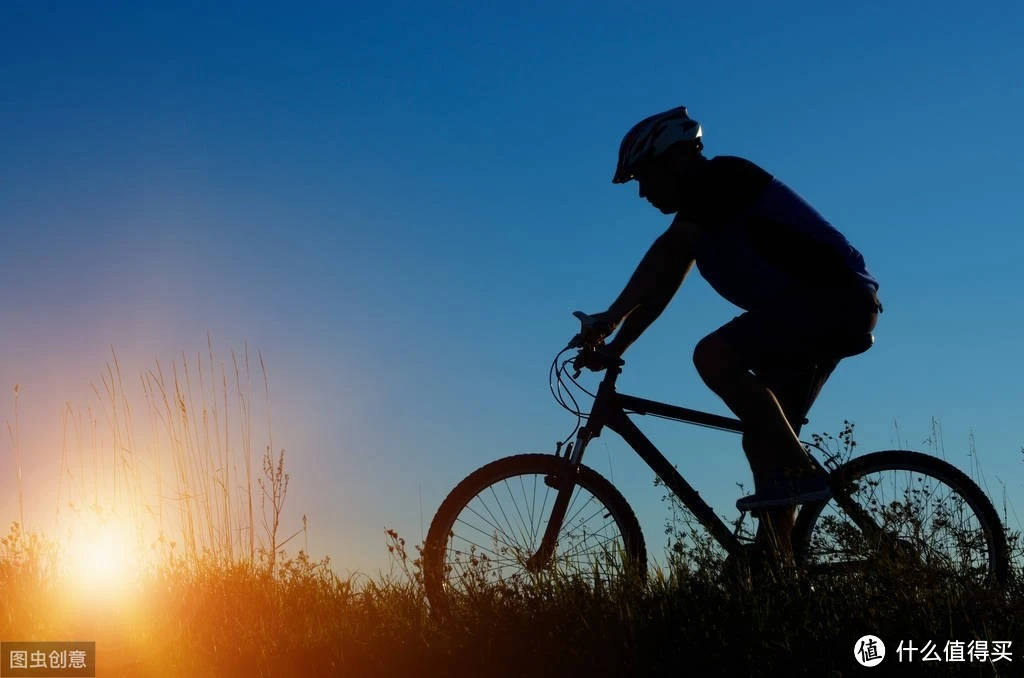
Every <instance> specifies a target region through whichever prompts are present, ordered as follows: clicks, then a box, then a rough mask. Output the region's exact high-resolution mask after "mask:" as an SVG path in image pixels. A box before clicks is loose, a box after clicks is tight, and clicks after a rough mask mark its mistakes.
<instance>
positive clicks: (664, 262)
mask: <svg viewBox="0 0 1024 678" xmlns="http://www.w3.org/2000/svg"><path fill="white" fill-rule="evenodd" d="M696 235H697V226H696V225H695V224H692V223H689V222H685V221H679V220H677V221H674V222H672V225H671V226H670V227H669V229H668V230H667V231H665V232H664V233H663V234H662V235H661V236H659V237H658V239H657V240H655V241H654V243H653V244H652V245H651V247H650V249H649V250H647V254H645V255H644V258H643V259H642V260H641V261H640V264H639V265H638V266H637V267H636V271H634V272H633V276H632V277H631V278H630V279H629V282H628V283H626V287H625V289H623V290H622V294H620V295H619V297H618V298H617V299H616V300H615V301H614V302H612V305H611V306H610V307H609V308H608V311H607V312H606V314H607V316H608V317H609V319H610V320H611V321H612V322H613V323H614V324H615V325H618V324H619V323H620V322H622V327H621V328H620V329H619V331H618V333H617V334H616V335H615V338H614V339H612V340H611V341H610V342H608V348H609V350H610V351H611V352H612V353H614V354H615V355H622V353H623V352H625V350H626V349H627V348H629V346H630V344H632V343H633V342H634V341H636V339H637V338H638V337H639V336H640V335H641V334H643V332H644V330H646V329H647V328H648V327H649V326H650V324H651V323H652V322H654V320H655V319H656V318H657V317H658V316H660V315H661V312H662V311H664V310H665V307H666V306H668V302H669V301H671V300H672V297H673V296H674V295H675V293H676V291H677V290H678V289H679V286H680V285H681V284H682V283H683V280H684V279H685V278H686V274H687V273H689V271H690V268H692V266H693V260H694V241H695V238H696ZM623 319H625V320H623Z"/></svg>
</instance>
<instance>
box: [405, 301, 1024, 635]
mask: <svg viewBox="0 0 1024 678" xmlns="http://www.w3.org/2000/svg"><path fill="white" fill-rule="evenodd" d="M575 315H576V316H577V318H579V319H580V321H581V323H582V324H583V326H584V327H585V326H586V321H587V318H588V317H587V316H585V315H584V314H582V313H578V312H577V313H576V314H575ZM581 336H582V335H577V336H576V337H575V338H574V339H573V340H572V341H571V342H570V343H569V345H568V346H566V347H565V348H564V349H562V350H561V351H560V352H559V353H558V354H557V355H556V356H555V359H554V361H553V362H552V365H551V371H550V373H549V377H550V385H551V391H552V394H553V395H554V396H555V399H556V400H557V401H558V402H559V404H561V405H562V406H563V407H564V408H566V409H568V410H569V411H570V412H573V413H574V414H575V415H576V416H577V422H576V427H575V428H574V429H573V431H572V433H570V435H569V436H568V437H567V438H566V439H565V440H563V441H562V442H560V443H557V444H556V447H555V451H554V453H553V454H552V453H547V454H519V455H513V456H510V457H505V458H502V459H498V460H496V461H493V462H491V463H489V464H486V465H485V466H483V467H482V468H480V469H478V470H476V471H474V472H473V473H471V474H470V475H469V476H467V477H466V478H465V479H464V480H463V481H462V482H460V483H459V484H458V485H457V486H456V487H455V488H454V489H453V490H452V491H451V492H450V493H449V495H448V496H447V498H446V499H445V500H444V501H443V502H442V503H441V506H440V507H439V509H438V511H437V513H436V514H435V516H434V518H433V520H432V522H431V525H430V529H429V530H428V533H427V538H426V540H425V542H424V546H423V554H422V556H423V558H422V568H423V578H424V586H425V590H426V594H427V598H428V601H429V602H430V605H431V609H432V610H434V611H435V612H437V613H439V614H441V615H443V614H444V613H445V611H446V610H448V608H449V603H450V599H452V598H456V597H459V596H466V595H472V594H474V593H475V592H479V591H482V590H485V589H486V590H491V591H495V590H504V591H515V590H517V589H518V588H520V587H523V586H532V585H536V584H538V583H540V582H541V581H543V580H544V579H546V578H551V577H556V578H557V577H560V578H571V579H573V580H575V581H579V582H584V583H590V584H600V583H605V584H607V583H610V582H612V581H614V580H617V579H619V578H621V577H624V576H629V574H630V573H635V574H637V575H639V577H640V578H641V579H643V578H644V577H645V576H646V572H647V550H646V545H645V542H644V536H643V532H642V530H641V528H640V524H639V522H638V521H637V519H636V516H635V514H634V513H633V510H632V508H631V507H630V506H629V504H628V502H627V501H626V499H625V498H624V497H623V496H622V494H621V493H620V492H619V491H618V490H617V489H616V488H615V487H614V486H613V485H612V484H611V483H610V482H609V481H608V480H606V479H605V478H604V477H602V476H601V475H600V474H598V473H597V472H596V471H594V470H593V469H591V468H589V467H587V466H585V465H583V463H582V461H583V454H584V452H585V450H586V448H587V444H588V443H589V442H590V441H591V440H593V439H594V438H596V437H598V436H599V435H600V434H601V432H602V430H603V429H604V428H608V429H610V430H612V431H614V432H615V433H617V434H619V435H620V436H621V437H622V438H623V440H625V442H626V443H627V444H628V445H629V446H630V447H631V448H632V449H633V451H634V452H636V453H637V454H638V455H639V456H640V457H641V459H643V460H644V462H646V463H647V465H648V466H649V467H650V468H651V470H653V471H654V473H655V475H656V476H657V477H658V478H659V479H660V480H661V482H662V483H664V485H665V487H667V488H668V489H669V490H670V491H671V492H672V493H673V494H674V495H675V496H676V497H677V498H678V499H679V501H680V502H681V503H682V504H683V505H684V506H685V507H686V508H687V509H688V510H689V511H690V512H691V513H692V515H693V516H694V517H695V518H696V519H697V521H698V523H699V524H700V525H701V526H703V528H704V529H705V530H706V531H707V532H708V533H709V534H710V535H711V536H712V537H713V538H714V540H715V541H717V543H718V544H719V545H720V546H721V547H722V548H723V549H724V550H725V551H726V552H727V553H728V554H729V557H730V558H740V559H745V558H746V557H747V554H748V553H749V552H750V548H751V546H752V540H751V539H749V538H743V537H741V535H740V533H739V525H740V522H737V523H736V528H735V529H730V528H729V527H728V526H727V525H726V523H725V522H724V521H723V520H722V519H721V518H720V517H719V516H718V515H717V514H716V513H715V512H714V510H713V509H712V508H711V507H710V506H709V505H708V504H707V503H706V502H705V501H704V499H703V498H702V497H701V496H700V495H699V494H698V493H697V491H696V490H694V489H693V487H692V486H691V485H690V484H689V483H688V482H687V481H686V480H685V478H683V476H682V475H681V474H680V473H679V472H678V471H677V470H676V468H675V467H674V466H673V465H672V464H671V463H670V462H669V461H668V460H667V459H666V458H665V456H664V455H663V454H662V453H661V452H660V451H659V450H658V449H657V448H656V447H655V445H654V444H653V443H652V442H651V441H650V440H649V439H648V438H647V437H646V436H645V435H644V434H643V432H641V430H640V429H639V428H638V426H637V425H636V424H635V423H634V422H633V421H632V420H631V419H630V417H629V415H652V416H656V417H662V418H666V419H671V420H675V421H679V422H684V423H689V424H694V425H699V426H706V427H710V428H715V429H720V430H724V431H731V432H734V433H742V432H743V424H742V423H741V422H740V421H739V420H738V419H734V418H730V417H725V416H721V415H716V414H711V413H708V412H702V411H699V410H693V409H689V408H685V407H679V406H676V405H671V404H668V403H662V402H658V401H654V400H648V399H645V398H640V397H637V396H632V395H626V394H623V393H619V392H617V391H616V390H615V384H616V380H617V379H618V377H619V375H620V374H621V372H622V366H623V365H624V362H623V361H622V360H621V359H620V360H618V361H617V364H615V365H612V366H609V367H608V368H607V370H606V372H605V375H604V377H603V379H602V380H601V383H600V385H599V387H598V389H597V393H596V395H595V394H590V393H589V392H587V391H586V390H585V389H583V388H582V387H581V386H580V385H579V383H578V382H577V381H576V379H577V378H578V377H579V374H580V369H579V368H578V367H577V368H576V369H575V373H574V374H573V376H572V377H571V378H569V381H571V382H572V383H573V384H574V385H575V386H576V387H578V388H580V389H581V390H583V391H584V392H587V393H588V395H592V396H593V397H594V403H593V407H592V408H591V411H590V413H589V414H585V413H583V412H582V411H581V410H579V408H578V405H577V404H576V400H575V398H574V397H573V396H572V394H571V392H570V391H569V389H568V386H567V384H566V383H565V378H566V377H568V367H567V366H568V365H569V364H570V363H572V364H573V365H578V364H579V363H578V362H577V359H578V358H579V357H580V356H581V355H582V353H583V352H585V351H592V350H596V347H595V346H587V345H584V344H582V342H581V341H580V337H581ZM873 341H874V337H873V336H872V335H871V334H870V333H869V334H867V335H866V336H864V337H860V338H857V340H856V341H854V342H852V343H851V344H850V345H849V346H846V347H843V349H842V351H841V355H838V356H837V355H833V356H829V357H833V358H837V359H838V358H841V357H846V356H849V355H855V354H857V353H860V352H863V351H865V350H867V348H868V347H869V346H870V345H871V344H872V343H873ZM574 349H577V350H578V352H577V353H576V354H575V355H574V356H571V357H569V358H567V359H565V360H563V361H562V362H561V363H559V359H560V358H561V357H562V356H563V355H564V354H565V353H567V352H569V351H572V350H574ZM563 392H564V393H563ZM565 395H568V398H569V400H571V402H572V405H570V404H569V403H568V402H567V401H566V398H565ZM583 419H586V424H585V425H582V421H583ZM804 421H805V422H806V420H804ZM574 435H575V441H573V440H571V439H572V437H573V436H574ZM804 445H805V447H806V448H807V449H808V450H809V451H810V450H817V452H818V453H821V454H822V455H823V456H824V463H819V462H818V460H817V459H815V458H814V457H813V455H809V456H811V459H812V463H814V464H815V465H816V466H817V467H818V468H819V469H822V470H825V471H826V472H827V473H828V478H829V484H830V487H831V489H832V495H833V496H832V498H831V499H828V500H824V501H817V502H811V503H806V504H803V505H802V506H801V508H800V511H799V513H798V514H797V520H796V524H795V527H794V529H793V553H794V559H795V561H796V565H797V566H798V568H799V569H800V571H802V572H805V573H807V574H808V575H809V576H816V575H822V574H824V575H836V574H842V573H846V574H852V575H854V576H856V575H857V574H858V573H862V574H866V575H868V576H870V573H871V572H872V571H873V569H874V568H876V567H878V565H879V564H880V561H881V560H882V559H889V560H891V561H892V560H895V561H898V562H901V563H903V564H905V565H910V566H911V567H923V566H927V567H932V568H938V569H939V570H941V571H942V572H945V573H947V574H951V575H954V576H957V577H966V578H968V579H969V580H971V581H974V582H977V583H980V584H983V585H1000V584H1003V583H1005V581H1006V578H1007V575H1008V571H1009V555H1008V549H1007V543H1006V535H1005V533H1004V531H1003V529H1002V525H1001V522H1000V520H999V516H998V514H997V512H996V510H995V508H994V507H993V506H992V503H991V501H990V500H989V499H988V497H987V496H986V495H985V493H984V492H982V490H981V489H980V488H979V487H978V485H977V484H976V483H975V482H974V481H973V480H971V479H970V478H969V477H968V476H966V475H965V474H964V473H963V472H962V471H960V470H959V469H957V468H956V467H954V466H953V465H951V464H949V463H947V462H945V461H943V460H941V459H938V458H936V457H933V456H929V455H927V454H924V453H921V452H914V451H909V450H884V451H878V452H871V453H868V454H865V455H863V456H859V457H855V458H852V459H849V460H848V461H842V460H840V459H839V458H838V457H837V456H836V455H832V454H829V453H828V452H827V451H826V450H825V449H824V448H822V447H821V446H820V445H816V444H814V443H808V442H804ZM890 490H891V491H892V495H891V496H890V495H889V494H887V493H888V492H889V491H890ZM506 504H508V505H506ZM549 504H550V505H549ZM742 517H743V516H742V515H741V519H742Z"/></svg>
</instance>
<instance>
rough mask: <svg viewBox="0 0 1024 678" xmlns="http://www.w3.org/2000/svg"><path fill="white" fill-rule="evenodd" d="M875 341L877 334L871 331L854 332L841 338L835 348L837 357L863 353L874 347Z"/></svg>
mask: <svg viewBox="0 0 1024 678" xmlns="http://www.w3.org/2000/svg"><path fill="white" fill-rule="evenodd" d="M874 343H875V335H874V334H872V333H871V332H865V333H864V334H852V335H849V336H846V337H843V338H842V339H839V340H838V341H837V342H836V343H835V344H834V346H833V347H832V348H833V352H834V353H835V357H837V358H849V357H850V356H853V355H858V354H860V353H863V352H864V351H866V350H868V349H869V348H871V347H872V345H874Z"/></svg>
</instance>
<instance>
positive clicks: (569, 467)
mask: <svg viewBox="0 0 1024 678" xmlns="http://www.w3.org/2000/svg"><path fill="white" fill-rule="evenodd" d="M593 437H594V436H593V435H592V434H591V433H590V432H589V431H588V427H584V428H583V429H581V430H580V432H579V434H578V435H577V436H576V441H575V444H573V443H571V442H570V443H569V444H568V445H567V446H566V449H565V453H564V455H563V454H562V453H561V450H560V449H559V454H558V456H559V457H560V458H562V459H565V461H566V465H565V472H564V473H559V474H558V475H554V474H551V475H548V476H547V477H546V478H544V484H545V485H547V486H548V487H550V488H552V489H555V490H557V491H558V494H556V495H555V503H554V505H553V506H552V507H551V516H550V517H549V518H548V524H547V527H545V529H544V536H543V537H542V538H541V542H540V546H539V547H538V549H537V552H536V553H534V554H533V555H532V556H530V557H529V558H528V559H527V560H526V569H527V570H528V571H529V572H540V571H542V570H544V569H546V568H547V567H548V566H550V565H551V558H552V556H554V554H555V546H557V544H558V533H559V532H561V530H562V521H564V520H565V514H566V512H567V511H568V510H569V501H570V500H571V499H572V493H573V489H574V488H575V487H576V475H577V473H578V472H579V467H580V463H581V462H582V459H583V450H584V449H586V446H587V443H588V442H590V439H591V438H593Z"/></svg>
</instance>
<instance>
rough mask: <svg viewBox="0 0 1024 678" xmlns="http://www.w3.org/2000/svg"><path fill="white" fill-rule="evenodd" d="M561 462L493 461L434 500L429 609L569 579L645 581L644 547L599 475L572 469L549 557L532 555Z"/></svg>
mask: <svg viewBox="0 0 1024 678" xmlns="http://www.w3.org/2000/svg"><path fill="white" fill-rule="evenodd" d="M571 469H572V466H571V464H569V462H568V461H567V460H565V459H564V458H561V457H557V456H555V455H550V454H522V455H516V456H512V457H506V458H504V459H499V460H497V461H494V462H492V463H490V464H487V465H486V466H484V467H482V468H480V469H478V470H477V471H475V472H473V473H472V474H470V475H469V476H468V477H467V478H466V479H465V480H463V481H462V482H461V483H459V484H458V485H457V486H456V487H455V489H454V490H452V491H451V493H450V494H449V495H448V497H447V499H445V500H444V502H443V503H442V504H441V507H440V508H439V509H438V511H437V514H436V515H435V516H434V520H433V521H432V522H431V524H430V530H429V531H428V532H427V539H426V543H425V544H424V549H423V579H424V585H425V588H426V593H427V598H428V600H429V601H430V604H431V609H432V610H433V611H435V612H440V613H444V612H445V611H447V610H448V609H449V608H450V606H451V604H452V603H457V602H460V601H464V602H468V603H469V604H472V599H473V596H476V595H486V596H495V595H499V596H501V595H515V594H517V593H521V592H522V591H524V589H525V588H527V587H533V586H537V585H539V584H542V583H545V582H548V583H551V582H556V581H566V580H572V581H573V582H575V583H583V584H585V585H587V586H594V585H605V584H608V583H611V582H612V581H614V580H616V579H620V578H622V577H624V576H625V575H627V573H637V574H638V575H639V576H640V577H643V576H644V574H645V573H646V569H647V551H646V547H645V545H644V539H643V533H642V532H641V530H640V524H639V523H638V522H637V519H636V516H635V515H634V513H633V510H632V509H631V508H630V507H629V504H627V503H626V500H625V499H624V498H623V497H622V494H620V493H619V491H618V490H616V489H615V487H614V486H613V485H612V484H611V483H609V482H608V481H607V480H605V479H604V478H603V477H601V476H600V475H599V474H598V473H597V472H595V471H593V470H592V469H590V468H587V467H586V466H580V467H579V469H578V471H577V472H575V474H574V485H573V487H572V494H571V498H570V500H569V506H568V510H567V511H566V513H565V519H564V520H563V521H562V524H561V528H560V529H559V531H558V533H557V534H558V537H557V540H556V543H555V550H554V553H553V554H552V555H551V557H549V558H547V559H546V561H545V562H544V563H543V564H542V565H538V562H537V561H538V558H537V554H538V552H539V550H540V546H541V540H542V538H543V536H544V533H545V530H546V529H547V526H548V519H549V517H550V515H551V509H552V505H553V504H554V503H555V498H556V496H557V494H558V489H557V487H558V486H559V483H558V479H559V478H564V476H565V474H566V473H570V472H572V471H571Z"/></svg>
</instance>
